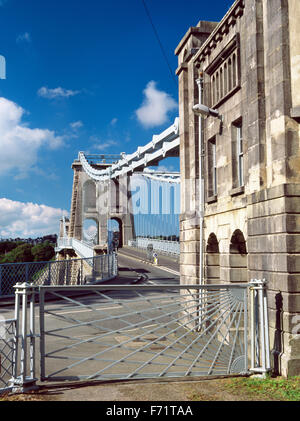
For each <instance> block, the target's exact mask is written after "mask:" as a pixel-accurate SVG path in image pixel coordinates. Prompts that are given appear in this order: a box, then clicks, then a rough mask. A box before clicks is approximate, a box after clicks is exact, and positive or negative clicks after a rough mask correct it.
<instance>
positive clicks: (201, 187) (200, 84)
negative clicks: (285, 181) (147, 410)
mask: <svg viewBox="0 0 300 421" xmlns="http://www.w3.org/2000/svg"><path fill="white" fill-rule="evenodd" d="M196 83H197V85H198V94H199V95H198V96H199V104H202V97H203V72H201V71H199V77H198V79H196ZM198 122H199V124H198V128H199V135H198V142H199V146H198V149H199V152H198V153H199V230H200V233H199V285H203V283H204V282H203V266H204V265H203V225H204V224H203V223H204V175H203V158H204V148H203V132H202V122H203V117H202V115H199V117H198ZM203 304H204V302H203V290H202V289H200V291H199V322H198V330H201V326H202V320H203V309H202V307H203Z"/></svg>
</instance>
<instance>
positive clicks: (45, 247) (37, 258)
mask: <svg viewBox="0 0 300 421" xmlns="http://www.w3.org/2000/svg"><path fill="white" fill-rule="evenodd" d="M31 253H32V255H33V261H34V262H44V261H48V260H51V259H52V257H53V256H54V255H55V252H54V248H53V246H51V245H50V244H49V242H48V241H46V242H45V243H43V244H37V245H36V246H34V247H32V249H31Z"/></svg>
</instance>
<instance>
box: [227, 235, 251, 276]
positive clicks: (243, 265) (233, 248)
mask: <svg viewBox="0 0 300 421" xmlns="http://www.w3.org/2000/svg"><path fill="white" fill-rule="evenodd" d="M229 266H230V277H229V279H230V282H247V281H248V253H247V246H246V240H245V237H244V234H243V233H242V231H241V230H239V229H237V230H235V231H234V233H233V234H232V237H231V240H230V246H229Z"/></svg>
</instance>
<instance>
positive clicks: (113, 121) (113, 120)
mask: <svg viewBox="0 0 300 421" xmlns="http://www.w3.org/2000/svg"><path fill="white" fill-rule="evenodd" d="M117 121H118V119H117V118H113V119H112V120H111V122H110V124H111V125H112V126H114V125H115V124H116V122H117Z"/></svg>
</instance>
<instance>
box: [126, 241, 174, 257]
mask: <svg viewBox="0 0 300 421" xmlns="http://www.w3.org/2000/svg"><path fill="white" fill-rule="evenodd" d="M149 244H152V245H153V250H154V251H159V252H161V253H166V254H173V255H179V254H180V243H179V241H167V240H157V239H153V238H143V237H138V238H136V239H135V240H129V242H128V245H129V246H130V247H136V248H141V249H147V247H148V245H149Z"/></svg>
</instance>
